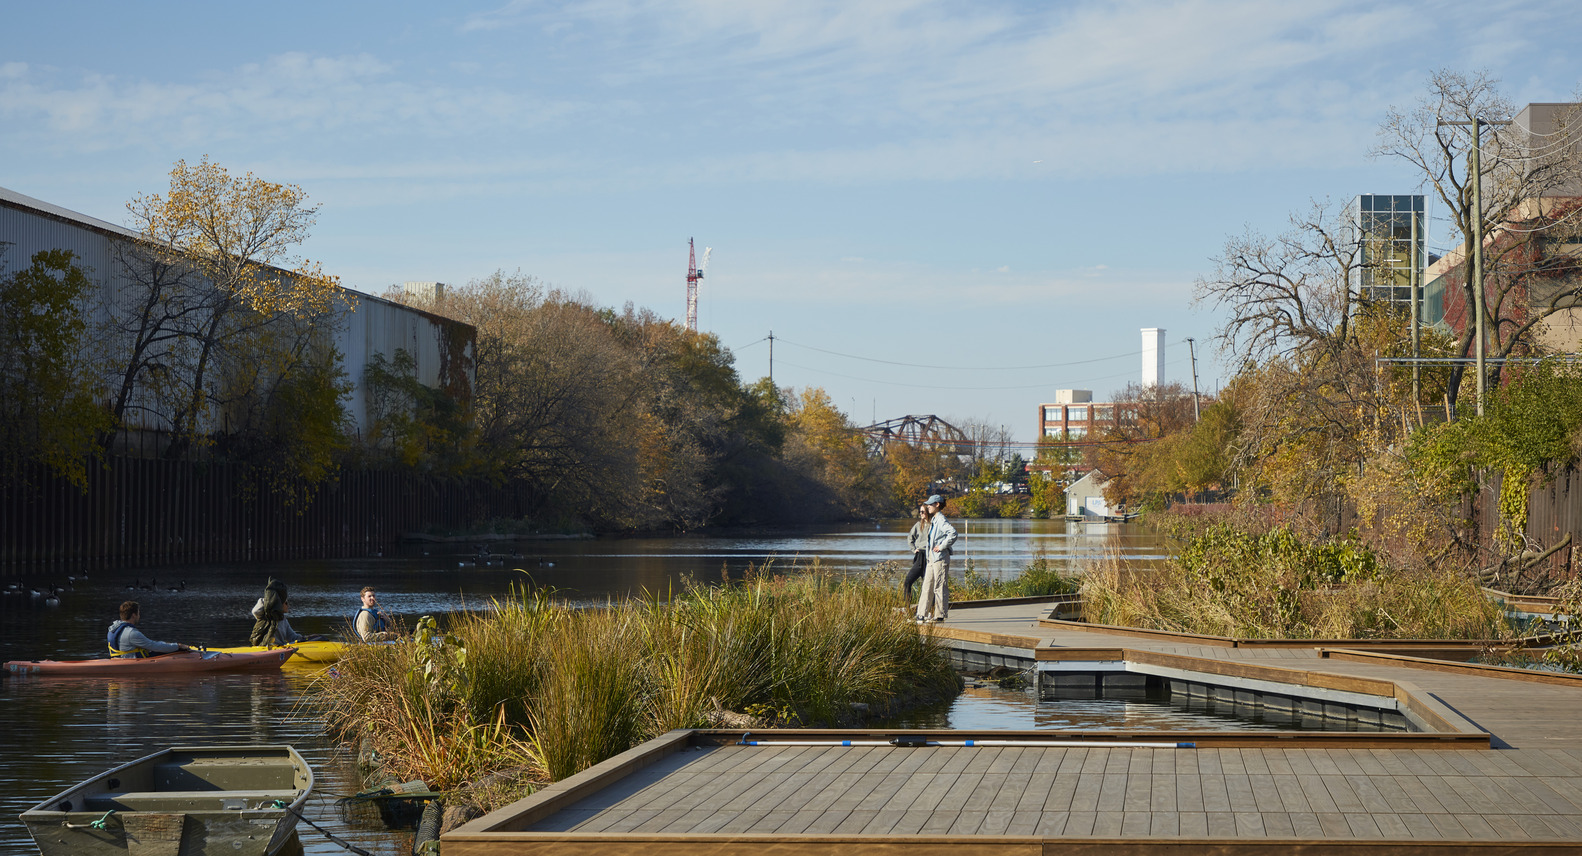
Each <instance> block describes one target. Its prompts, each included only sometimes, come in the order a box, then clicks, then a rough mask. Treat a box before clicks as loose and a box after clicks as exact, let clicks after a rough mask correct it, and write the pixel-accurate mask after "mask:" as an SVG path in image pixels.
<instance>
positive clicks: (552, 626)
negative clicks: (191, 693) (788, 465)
mask: <svg viewBox="0 0 1582 856" xmlns="http://www.w3.org/2000/svg"><path fill="white" fill-rule="evenodd" d="M447 623H448V629H447V630H446V631H445V632H440V630H439V628H438V625H437V623H434V622H432V621H429V622H425V623H424V624H423V625H420V633H419V634H417V635H416V636H414V637H413V638H411V639H406V640H403V641H401V642H398V643H395V644H391V645H379V646H356V647H354V649H353V650H352V651H351V652H349V654H348V656H347V657H346V658H345V659H344V660H342V662H341V663H340V664H339V666H338V667H337V669H336V677H334V678H326V679H324V680H321V681H319V682H318V683H317V684H315V687H314V690H313V692H312V697H311V702H312V703H313V704H315V705H316V706H317V707H318V708H319V709H321V710H322V711H324V712H325V713H326V714H327V716H326V719H327V721H329V722H330V723H331V725H332V727H333V728H334V729H335V730H336V731H338V732H339V734H340V736H341V737H343V738H345V739H347V740H361V739H364V738H368V739H371V740H372V741H373V743H374V748H375V749H376V750H377V751H378V752H379V754H380V755H381V756H382V757H383V758H385V759H387V764H388V766H389V767H390V770H391V772H392V773H394V774H396V775H398V776H401V777H403V778H421V779H423V780H424V781H425V782H428V783H429V784H430V785H431V786H432V787H434V788H436V789H439V790H465V791H467V792H468V793H469V794H470V795H471V796H470V797H464V798H473V799H478V800H484V801H486V803H487V804H482V805H480V806H479V807H480V808H484V809H486V810H487V809H490V808H493V807H496V805H497V804H502V803H500V801H502V800H508V799H510V798H514V797H515V796H520V795H521V794H523V793H525V792H527V791H528V790H529V789H531V788H532V787H534V786H536V785H537V784H540V783H544V782H549V781H556V780H559V779H562V778H565V777H566V776H569V775H572V774H574V773H576V772H578V771H580V770H583V769H586V768H587V767H589V766H591V765H593V764H595V763H598V762H599V761H602V760H604V759H605V758H608V757H611V756H613V755H616V754H618V753H620V752H622V751H625V750H626V749H628V748H630V747H632V746H634V745H636V744H637V743H640V742H641V741H643V740H646V739H648V738H650V737H653V736H655V735H657V734H660V733H663V732H665V731H668V730H671V729H674V728H694V727H706V726H709V725H710V724H711V723H712V722H713V720H714V717H716V716H717V715H718V714H719V713H720V712H721V711H734V712H742V711H752V710H757V711H774V712H775V717H774V718H775V719H776V720H777V721H778V722H781V723H803V724H807V725H819V724H824V725H839V724H844V723H845V722H846V720H847V718H848V717H849V716H850V715H851V709H852V705H853V704H854V703H859V702H860V703H862V704H867V705H869V706H870V707H871V708H875V709H878V710H884V709H885V708H886V707H889V706H893V705H896V704H901V703H905V702H906V700H908V699H914V698H915V699H939V698H947V697H950V696H953V695H954V694H955V693H956V692H957V691H958V690H959V683H958V679H957V677H956V675H955V672H954V671H953V670H952V669H951V667H950V664H949V660H948V659H947V657H946V655H945V652H944V650H943V649H942V648H941V647H940V645H939V643H937V642H936V641H935V640H934V638H933V637H932V636H928V635H925V634H919V633H918V632H917V630H916V628H915V626H913V625H912V624H911V623H910V622H908V621H907V620H906V616H905V614H904V613H902V612H900V611H898V610H896V609H895V595H894V590H893V587H892V586H891V585H890V584H889V583H888V581H886V580H885V579H883V578H881V577H879V576H869V577H862V578H846V577H842V576H837V575H833V574H829V573H826V572H823V571H822V570H820V569H818V568H815V569H814V570H813V571H812V572H809V573H801V574H796V575H793V576H774V575H772V574H771V573H769V569H759V570H757V571H755V572H754V573H753V574H752V575H750V577H749V578H748V579H747V580H745V581H743V582H740V583H730V584H725V585H718V586H707V585H702V584H699V583H695V582H693V583H688V584H686V585H685V586H684V587H683V589H682V590H681V591H679V592H672V593H670V595H669V596H668V597H659V596H654V595H648V596H644V597H641V598H635V599H632V600H626V601H620V602H611V603H608V604H605V605H603V606H600V607H597V608H577V607H573V606H571V605H568V604H566V603H564V602H560V601H557V600H555V599H554V598H553V596H552V594H551V593H545V592H542V591H533V590H526V589H522V590H518V591H515V592H513V594H512V596H511V597H508V598H502V599H498V600H495V601H493V602H492V603H491V604H490V605H489V607H488V608H487V609H486V610H484V611H482V612H476V613H467V614H461V615H454V616H450V617H448V620H447ZM423 627H427V628H428V629H427V631H426V633H425V632H422V628H423ZM507 780H509V781H512V782H515V785H514V786H512V787H507V786H502V784H501V783H502V781H507ZM480 782H487V783H488V784H489V786H488V787H487V788H475V786H476V785H477V784H478V783H480ZM480 795H484V796H480Z"/></svg>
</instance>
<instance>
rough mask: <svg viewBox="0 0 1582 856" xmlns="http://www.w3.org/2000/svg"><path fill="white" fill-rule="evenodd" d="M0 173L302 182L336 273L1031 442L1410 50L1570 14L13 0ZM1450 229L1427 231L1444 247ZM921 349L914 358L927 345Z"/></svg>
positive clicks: (1346, 171) (1117, 370) (805, 2)
mask: <svg viewBox="0 0 1582 856" xmlns="http://www.w3.org/2000/svg"><path fill="white" fill-rule="evenodd" d="M4 20H5V21H6V29H7V30H8V32H9V34H10V35H9V36H8V38H7V39H5V46H4V47H3V48H0V186H5V187H9V188H11V189H13V190H16V191H18V192H21V193H24V194H27V195H30V196H34V197H38V198H40V199H44V200H46V201H48V202H51V203H54V204H57V205H61V206H64V207H66V208H70V209H73V210H76V211H80V212H83V213H85V214H89V215H92V216H96V217H100V218H102V219H106V220H111V221H115V222H125V221H126V216H125V208H124V206H125V202H126V201H127V200H128V199H130V198H132V197H133V196H134V195H135V194H137V193H140V192H141V193H149V192H158V191H160V190H162V189H163V188H164V187H165V186H166V184H167V182H168V172H169V169H170V165H171V164H172V163H173V162H174V161H176V160H177V159H178V158H185V159H187V160H189V161H195V160H197V159H199V158H201V157H203V156H204V155H208V156H209V157H210V158H211V159H213V160H215V161H217V162H219V163H221V164H223V165H225V166H227V167H228V168H230V169H231V170H233V171H234V172H243V171H249V170H250V171H252V172H254V173H256V174H258V175H259V176H261V177H264V178H267V179H270V180H274V181H280V182H286V183H293V184H297V185H300V186H301V187H302V188H303V189H304V190H305V191H307V193H308V194H309V196H310V197H311V199H312V200H313V201H314V202H317V203H319V204H321V205H322V206H323V208H322V211H321V214H320V217H319V221H318V224H317V227H316V228H315V229H314V234H313V237H312V239H311V240H310V241H309V242H308V243H307V244H306V245H305V246H304V247H303V255H305V256H307V257H309V258H312V259H315V260H317V261H320V262H322V263H323V264H324V266H325V269H326V270H327V271H329V272H331V273H334V274H336V275H338V276H340V277H341V279H342V281H343V283H345V284H346V285H349V286H351V287H353V288H358V289H360V290H364V291H371V292H375V293H377V292H381V291H383V290H384V289H385V288H387V287H388V286H390V285H391V284H394V283H398V282H400V281H403V280H440V281H444V282H449V283H465V282H466V281H468V280H470V279H473V278H477V277H482V276H485V275H487V274H489V273H490V272H492V271H494V270H496V269H504V270H507V271H513V270H518V269H520V270H521V271H522V272H524V273H528V274H532V275H535V276H537V277H539V278H541V279H542V280H543V281H545V282H546V283H548V284H550V285H553V286H556V287H559V288H562V289H565V290H568V291H572V292H583V293H585V294H586V295H588V296H589V298H590V299H591V300H593V301H594V302H596V303H599V304H602V305H612V306H620V305H621V304H623V303H625V302H627V301H632V302H634V303H636V304H638V305H642V306H648V307H651V308H653V309H654V310H655V311H657V312H659V313H660V314H661V315H664V316H667V317H675V318H684V317H685V273H686V270H685V269H686V252H687V239H688V238H689V237H695V238H696V239H697V242H698V246H699V248H700V252H701V248H702V247H704V246H709V247H713V248H714V252H713V256H712V261H711V265H710V270H709V274H708V277H707V279H706V280H705V281H704V285H703V289H702V297H701V309H700V312H699V321H700V327H701V328H702V329H705V330H708V331H712V332H714V333H717V334H718V335H719V336H720V338H721V340H722V342H723V343H724V344H725V345H726V346H727V347H729V348H730V349H731V350H732V351H733V352H734V353H735V354H736V359H737V368H738V370H739V371H740V372H741V374H742V376H743V377H744V378H745V379H747V380H753V379H756V378H758V377H761V376H762V375H764V374H765V373H767V371H768V370H769V364H768V360H769V349H768V343H767V342H764V341H762V340H763V339H764V337H765V336H766V335H767V334H768V333H769V332H770V331H771V330H773V331H774V335H775V337H776V341H775V348H774V377H775V381H776V382H777V383H779V384H781V385H788V386H793V387H798V388H800V387H805V386H821V387H823V388H825V389H826V390H827V391H828V392H829V393H830V395H831V397H832V399H833V400H834V401H835V403H836V404H837V405H838V406H839V407H841V408H842V409H843V410H846V411H847V412H848V413H850V414H851V415H852V417H853V419H855V420H856V421H857V422H858V423H859V424H867V423H868V422H870V421H873V420H875V419H878V420H884V419H889V418H893V417H898V416H902V415H906V414H930V413H932V414H938V415H941V416H944V417H946V418H947V419H953V420H965V419H977V420H983V421H986V422H989V423H991V424H994V425H1005V426H1006V427H1008V428H1010V429H1011V430H1012V432H1013V433H1014V434H1015V436H1016V437H1017V438H1018V439H1020V440H1023V441H1032V440H1033V439H1034V438H1035V435H1036V423H1035V419H1036V406H1037V405H1038V404H1039V403H1040V402H1043V401H1050V400H1053V395H1054V390H1056V389H1062V388H1070V387H1077V388H1091V389H1093V390H1094V391H1095V392H1096V394H1097V396H1098V397H1100V398H1103V397H1105V396H1107V395H1108V394H1109V393H1110V392H1112V391H1114V390H1116V389H1118V388H1120V387H1121V386H1123V385H1125V384H1126V383H1127V382H1128V381H1131V380H1135V379H1137V377H1138V374H1139V366H1140V356H1139V351H1140V336H1139V332H1138V331H1139V329H1140V328H1143V327H1164V328H1166V330H1167V331H1168V332H1167V341H1168V342H1169V345H1168V350H1167V360H1168V366H1167V371H1168V377H1167V379H1170V380H1181V381H1183V382H1188V383H1190V374H1189V366H1188V360H1187V349H1186V346H1185V344H1183V343H1182V340H1183V339H1184V338H1185V337H1187V336H1192V337H1194V338H1195V339H1196V340H1197V342H1198V343H1199V357H1200V361H1199V362H1200V365H1199V377H1200V383H1201V384H1202V386H1203V387H1204V388H1205V389H1207V390H1212V389H1213V388H1214V387H1215V386H1216V385H1217V384H1218V383H1219V382H1220V381H1221V379H1222V377H1223V370H1222V368H1221V365H1222V364H1223V363H1224V362H1227V361H1228V360H1227V359H1226V358H1225V357H1223V356H1221V355H1217V354H1216V353H1215V351H1214V346H1213V343H1212V341H1211V340H1212V339H1213V337H1214V334H1215V332H1216V329H1217V327H1218V324H1219V318H1218V317H1217V316H1216V315H1215V313H1214V312H1213V311H1212V310H1211V309H1210V308H1207V307H1195V306H1194V305H1193V302H1192V283H1193V281H1194V280H1195V279H1196V278H1197V277H1198V276H1201V275H1203V274H1206V273H1208V272H1210V271H1211V270H1212V262H1211V259H1212V257H1213V256H1214V255H1215V254H1216V253H1217V252H1218V251H1219V249H1220V248H1221V247H1222V246H1223V244H1224V241H1225V239H1226V238H1227V237H1228V236H1229V235H1231V234H1234V233H1239V232H1242V231H1243V230H1245V229H1246V228H1248V227H1252V228H1256V229H1259V230H1262V231H1264V232H1279V231H1281V230H1282V228H1283V226H1284V224H1285V218H1286V217H1287V215H1288V214H1289V213H1290V212H1292V211H1296V210H1299V209H1303V208H1305V207H1307V204H1308V201H1309V200H1310V199H1315V198H1316V199H1324V198H1330V199H1332V200H1335V201H1340V200H1343V199H1347V198H1349V197H1351V196H1354V195H1356V194H1358V193H1409V192H1414V190H1415V188H1416V186H1417V181H1418V179H1417V178H1416V177H1415V176H1414V175H1412V174H1411V173H1410V172H1408V171H1407V170H1405V168H1404V167H1403V166H1402V165H1400V164H1397V163H1392V162H1388V161H1375V160H1371V159H1370V158H1369V157H1368V150H1369V148H1370V147H1371V146H1372V144H1373V142H1374V138H1375V131H1376V129H1377V127H1378V125H1379V123H1380V122H1381V121H1382V119H1383V117H1384V113H1385V111H1386V110H1387V109H1388V108H1390V107H1391V106H1396V107H1401V108H1406V107H1409V106H1411V105H1412V104H1414V103H1415V102H1416V101H1417V100H1418V99H1419V98H1420V97H1422V96H1423V95H1424V94H1425V92H1426V84H1427V80H1428V77H1429V75H1430V74H1431V73H1432V72H1433V71H1434V70H1436V69H1440V68H1450V69H1455V70H1460V71H1466V72H1475V71H1478V70H1488V71H1489V72H1491V73H1492V74H1493V75H1495V76H1497V77H1498V78H1500V79H1501V81H1502V82H1503V87H1502V88H1503V90H1504V92H1505V94H1506V95H1507V96H1508V97H1509V98H1510V99H1511V100H1512V101H1514V102H1516V103H1518V104H1525V103H1528V102H1538V101H1566V100H1571V99H1573V98H1574V97H1575V95H1576V93H1577V90H1578V84H1579V82H1582V66H1579V64H1578V62H1577V60H1576V58H1575V57H1576V54H1575V40H1574V37H1573V36H1572V35H1571V30H1572V29H1573V28H1572V27H1571V26H1570V25H1571V24H1572V23H1574V22H1575V20H1576V7H1575V5H1574V3H1571V2H1564V0H1558V1H1557V2H1543V0H1523V2H1479V3H1472V2H1448V0H1447V2H1416V3H1391V2H1350V0H1306V1H1305V2H1302V3H1275V2H1268V0H1264V2H1239V0H1196V2H1194V0H1174V1H1172V0H1159V1H1158V2H1065V3H1018V2H993V0H980V2H973V3H959V2H956V3H945V2H928V0H895V2H869V3H862V2H849V0H848V2H827V3H826V2H818V1H817V0H796V2H780V0H764V1H763V2H746V3H744V2H739V1H738V2H723V1H722V0H692V2H685V1H684V0H682V1H681V2H658V0H654V1H653V2H650V1H649V0H587V2H508V3H502V2H500V0H495V2H485V3H471V4H469V3H462V2H457V3H450V4H446V6H445V7H444V8H440V7H439V5H438V4H431V3H414V2H390V0H381V2H332V3H328V4H325V3H293V2H276V3H271V4H232V3H212V2H204V3H175V2H164V3H162V2H144V3H124V2H122V3H113V4H112V3H87V2H71V0H58V2H52V3H47V4H46V3H23V2H7V3H5V4H4ZM1434 240H1435V242H1436V243H1439V244H1441V245H1443V244H1444V243H1446V242H1447V241H1446V239H1445V237H1444V236H1443V235H1436V236H1434ZM930 367H933V368H930Z"/></svg>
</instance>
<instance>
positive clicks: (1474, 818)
mask: <svg viewBox="0 0 1582 856" xmlns="http://www.w3.org/2000/svg"><path fill="white" fill-rule="evenodd" d="M1456 820H1458V821H1460V822H1461V826H1462V827H1463V828H1464V829H1465V830H1466V834H1467V837H1468V838H1472V839H1476V840H1479V841H1494V840H1498V839H1499V838H1500V834H1499V833H1498V832H1496V831H1495V829H1494V827H1493V826H1490V825H1489V822H1488V821H1487V820H1484V819H1483V817H1482V816H1480V815H1476V814H1461V815H1457V816H1456Z"/></svg>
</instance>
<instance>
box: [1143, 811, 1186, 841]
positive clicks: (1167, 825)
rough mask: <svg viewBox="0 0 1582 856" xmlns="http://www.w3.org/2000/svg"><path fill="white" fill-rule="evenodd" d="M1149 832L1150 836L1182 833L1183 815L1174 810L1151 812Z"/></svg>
mask: <svg viewBox="0 0 1582 856" xmlns="http://www.w3.org/2000/svg"><path fill="white" fill-rule="evenodd" d="M1148 815H1149V822H1148V832H1147V833H1145V834H1147V835H1150V836H1159V835H1180V834H1181V815H1180V814H1179V813H1177V812H1174V811H1153V812H1149V813H1148Z"/></svg>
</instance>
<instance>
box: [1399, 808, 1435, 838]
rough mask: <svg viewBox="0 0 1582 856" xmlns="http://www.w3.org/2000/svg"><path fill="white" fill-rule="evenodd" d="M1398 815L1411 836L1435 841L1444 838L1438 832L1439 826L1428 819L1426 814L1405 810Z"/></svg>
mask: <svg viewBox="0 0 1582 856" xmlns="http://www.w3.org/2000/svg"><path fill="white" fill-rule="evenodd" d="M1398 817H1400V818H1401V822H1402V823H1404V824H1406V829H1407V831H1408V832H1410V833H1411V836H1412V837H1413V838H1418V839H1424V840H1429V841H1437V840H1439V839H1441V838H1444V836H1443V835H1441V834H1440V832H1439V827H1438V826H1437V825H1435V824H1434V822H1433V821H1432V820H1429V818H1428V815H1426V814H1414V813H1411V812H1407V813H1403V814H1401V815H1398Z"/></svg>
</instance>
